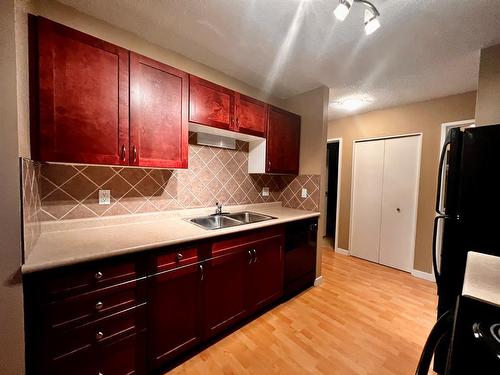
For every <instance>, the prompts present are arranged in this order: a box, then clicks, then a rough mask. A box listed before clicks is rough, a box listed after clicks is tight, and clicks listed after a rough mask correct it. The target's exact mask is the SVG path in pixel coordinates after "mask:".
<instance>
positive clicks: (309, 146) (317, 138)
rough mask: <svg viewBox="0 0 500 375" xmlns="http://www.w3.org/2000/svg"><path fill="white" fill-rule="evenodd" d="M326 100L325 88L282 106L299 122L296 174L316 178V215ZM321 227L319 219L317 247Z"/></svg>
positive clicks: (322, 172) (323, 172) (323, 162)
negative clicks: (298, 163)
mask: <svg viewBox="0 0 500 375" xmlns="http://www.w3.org/2000/svg"><path fill="white" fill-rule="evenodd" d="M328 96H329V89H328V87H326V86H322V87H319V88H317V89H314V90H311V91H308V92H306V93H303V94H300V95H297V96H294V97H292V98H289V99H287V100H285V101H284V105H285V107H286V108H287V109H289V110H290V111H292V112H295V113H298V114H299V115H300V116H301V118H302V124H301V134H300V171H299V174H301V175H302V174H319V175H321V176H322V177H321V181H320V191H319V193H320V196H319V202H320V212H323V211H324V209H323V207H324V205H325V186H326V185H325V178H323V176H325V175H326V130H327V125H328V120H327V119H328ZM323 227H324V220H323V217H320V219H319V230H318V243H321V242H320V240H321V238H322V233H323V232H324V231H323ZM321 255H322V252H321V246H318V256H317V262H316V276H317V277H318V276H320V275H321Z"/></svg>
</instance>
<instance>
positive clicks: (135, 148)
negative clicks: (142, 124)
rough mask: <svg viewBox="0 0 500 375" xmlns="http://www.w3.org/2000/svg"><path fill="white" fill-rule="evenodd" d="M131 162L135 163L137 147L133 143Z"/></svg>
mask: <svg viewBox="0 0 500 375" xmlns="http://www.w3.org/2000/svg"><path fill="white" fill-rule="evenodd" d="M132 157H133V159H132V162H133V163H135V162H136V161H137V147H135V145H133V146H132Z"/></svg>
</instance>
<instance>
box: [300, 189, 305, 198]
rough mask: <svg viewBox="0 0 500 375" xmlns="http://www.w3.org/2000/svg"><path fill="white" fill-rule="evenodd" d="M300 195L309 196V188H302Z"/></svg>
mask: <svg viewBox="0 0 500 375" xmlns="http://www.w3.org/2000/svg"><path fill="white" fill-rule="evenodd" d="M300 196H301V197H302V198H307V189H306V188H302V192H301V193H300Z"/></svg>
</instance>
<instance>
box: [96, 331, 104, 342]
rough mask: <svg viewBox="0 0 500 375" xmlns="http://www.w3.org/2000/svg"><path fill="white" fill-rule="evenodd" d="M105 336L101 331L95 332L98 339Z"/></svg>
mask: <svg viewBox="0 0 500 375" xmlns="http://www.w3.org/2000/svg"><path fill="white" fill-rule="evenodd" d="M103 337H104V333H102V332H101V331H98V332H97V333H96V334H95V338H96V339H97V340H102V338H103Z"/></svg>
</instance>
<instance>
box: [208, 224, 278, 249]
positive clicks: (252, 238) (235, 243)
mask: <svg viewBox="0 0 500 375" xmlns="http://www.w3.org/2000/svg"><path fill="white" fill-rule="evenodd" d="M283 233H284V230H283V227H281V226H275V227H271V228H264V229H262V230H256V231H251V232H248V233H243V234H241V233H239V234H235V235H232V236H229V237H227V238H225V239H224V240H222V241H216V242H213V243H212V247H211V256H212V257H218V256H221V255H225V254H229V253H234V252H239V251H242V250H245V249H246V248H247V247H249V246H250V247H251V246H253V245H254V244H256V243H258V242H259V241H263V240H266V239H267V238H271V237H276V236H279V235H282V234H283Z"/></svg>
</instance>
